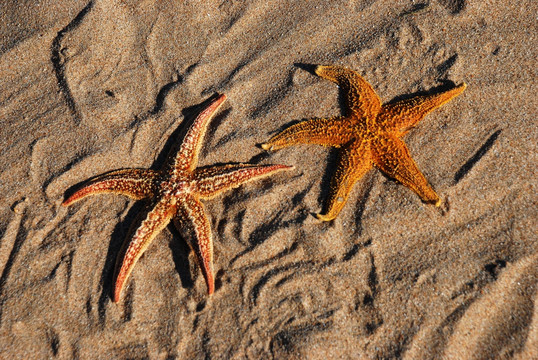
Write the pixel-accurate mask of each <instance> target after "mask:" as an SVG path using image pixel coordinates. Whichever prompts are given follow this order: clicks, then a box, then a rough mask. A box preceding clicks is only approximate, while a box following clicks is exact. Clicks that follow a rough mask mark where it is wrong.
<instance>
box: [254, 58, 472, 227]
mask: <svg viewBox="0 0 538 360" xmlns="http://www.w3.org/2000/svg"><path fill="white" fill-rule="evenodd" d="M315 73H316V74H317V75H318V76H321V77H323V78H325V79H327V80H330V81H332V82H334V83H336V84H337V85H338V86H339V87H340V90H341V93H342V95H343V102H344V115H343V116H335V117H332V118H328V119H311V120H307V121H303V122H300V123H298V124H295V125H293V126H290V127H289V128H287V129H285V130H283V131H282V132H280V133H279V134H277V135H275V136H273V137H272V138H271V139H270V140H269V141H268V142H266V143H264V144H262V148H263V149H265V150H279V149H282V148H285V147H288V146H292V145H298V144H318V145H323V146H331V147H336V148H340V152H339V156H338V160H337V161H338V163H337V165H336V174H335V175H334V176H333V178H332V180H331V185H330V189H329V198H328V202H327V208H326V212H325V214H317V217H318V218H319V219H320V220H323V221H330V220H333V219H334V218H336V216H337V215H338V214H339V213H340V210H342V208H343V207H344V205H345V203H346V201H347V199H348V196H349V193H350V192H351V189H352V188H353V185H354V184H355V182H357V180H359V179H360V178H361V177H362V176H363V175H364V174H365V173H366V172H367V171H368V170H370V169H371V168H372V167H373V166H375V167H377V168H378V169H380V170H381V171H382V172H384V173H385V174H386V175H388V176H389V177H392V178H394V179H396V180H398V181H399V182H400V183H402V184H403V185H405V186H407V187H409V188H410V189H412V190H413V191H414V192H416V193H417V194H418V196H420V198H421V199H422V200H423V201H424V202H427V203H434V204H435V205H436V206H439V205H440V204H441V200H440V199H439V196H438V195H437V194H436V193H435V191H434V190H433V189H432V187H431V186H430V185H429V184H428V181H427V180H426V178H425V177H424V175H422V173H421V172H420V170H419V169H418V167H417V165H416V164H415V162H414V161H413V159H412V158H411V156H410V154H409V150H408V149H407V147H406V145H405V144H404V143H403V141H402V140H401V139H400V138H401V137H402V136H403V135H405V134H406V133H407V132H408V131H409V130H410V129H411V128H413V127H414V126H415V125H416V124H417V123H418V122H419V121H420V120H422V119H423V118H424V116H425V115H426V114H427V113H429V112H430V111H432V110H433V109H435V108H437V107H439V106H441V105H443V104H445V103H447V102H448V101H450V100H451V99H452V98H454V97H456V96H458V95H459V94H461V93H462V92H463V90H464V89H465V87H466V85H465V83H463V84H461V85H459V86H457V87H455V88H453V89H451V90H448V91H445V92H442V93H438V94H432V95H423V96H415V97H413V98H411V99H407V100H402V101H398V102H395V103H390V104H384V105H382V104H381V101H380V99H379V96H377V94H376V93H375V91H374V89H373V88H372V86H371V85H370V84H369V83H368V82H367V81H366V80H364V79H363V78H362V77H361V76H360V75H359V74H358V73H356V72H355V71H353V70H349V69H346V68H343V67H339V66H317V67H316V69H315Z"/></svg>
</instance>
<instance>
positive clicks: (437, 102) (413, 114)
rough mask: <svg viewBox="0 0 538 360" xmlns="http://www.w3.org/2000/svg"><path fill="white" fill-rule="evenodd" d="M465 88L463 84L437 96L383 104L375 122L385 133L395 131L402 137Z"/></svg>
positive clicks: (425, 96) (424, 96) (418, 97)
mask: <svg viewBox="0 0 538 360" xmlns="http://www.w3.org/2000/svg"><path fill="white" fill-rule="evenodd" d="M466 86H467V85H465V83H463V84H461V85H459V86H456V87H455V88H453V89H451V90H448V91H445V92H442V93H439V94H432V95H423V96H415V97H413V98H411V99H406V100H402V101H398V102H395V103H393V104H385V105H383V108H382V109H381V111H380V112H379V115H378V118H377V119H378V120H377V121H378V123H379V124H380V125H381V126H382V128H383V129H384V130H385V131H387V132H392V131H397V132H398V133H399V136H402V135H404V134H405V133H407V132H408V131H409V130H410V129H411V128H412V127H414V126H415V125H416V124H417V123H418V122H419V121H420V120H422V119H423V118H424V116H426V114H428V113H429V112H430V111H432V110H434V109H436V108H438V107H439V106H441V105H443V104H446V103H447V102H449V101H450V100H452V99H453V98H455V97H456V96H458V95H459V94H461V93H462V92H463V90H465V87H466Z"/></svg>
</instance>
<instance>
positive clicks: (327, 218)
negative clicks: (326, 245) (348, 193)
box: [316, 213, 335, 221]
mask: <svg viewBox="0 0 538 360" xmlns="http://www.w3.org/2000/svg"><path fill="white" fill-rule="evenodd" d="M316 217H317V218H318V219H319V220H321V221H331V220H334V218H335V217H334V216H327V215H323V214H320V213H317V214H316Z"/></svg>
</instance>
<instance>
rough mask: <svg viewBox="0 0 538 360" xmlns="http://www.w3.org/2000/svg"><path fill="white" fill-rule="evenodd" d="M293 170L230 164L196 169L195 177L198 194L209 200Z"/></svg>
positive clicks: (269, 166) (274, 166)
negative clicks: (281, 172)
mask: <svg viewBox="0 0 538 360" xmlns="http://www.w3.org/2000/svg"><path fill="white" fill-rule="evenodd" d="M292 168H293V166H287V165H261V166H260V165H254V164H234V165H231V164H230V165H223V166H213V167H210V168H200V169H196V170H195V171H194V174H193V177H194V179H195V181H196V189H197V190H196V192H197V193H198V194H199V196H200V197H202V198H206V199H207V198H211V197H213V196H215V195H218V194H220V193H221V192H224V191H226V190H229V189H233V188H236V187H238V186H240V185H242V184H244V183H246V182H249V181H252V180H255V179H259V178H263V177H266V176H269V175H271V174H273V173H275V172H278V171H282V170H289V169H292Z"/></svg>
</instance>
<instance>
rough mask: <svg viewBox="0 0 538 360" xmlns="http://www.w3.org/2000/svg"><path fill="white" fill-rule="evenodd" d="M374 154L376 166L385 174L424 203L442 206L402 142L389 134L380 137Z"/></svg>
mask: <svg viewBox="0 0 538 360" xmlns="http://www.w3.org/2000/svg"><path fill="white" fill-rule="evenodd" d="M372 153H373V158H374V164H375V166H377V167H378V168H379V169H380V170H381V171H383V172H384V173H385V174H387V175H388V176H390V177H392V178H394V179H396V180H398V181H399V182H400V183H402V184H403V185H405V186H407V187H408V188H410V189H411V190H413V191H414V192H415V193H417V194H418V196H420V198H421V199H422V200H423V201H424V202H429V203H434V204H435V206H439V205H440V204H441V200H440V199H439V196H438V195H437V194H436V193H435V191H434V190H433V189H432V187H431V186H430V185H429V184H428V181H427V180H426V178H425V177H424V175H422V173H421V172H420V170H419V169H418V167H417V165H416V164H415V162H414V161H413V159H412V158H411V155H410V154H409V150H408V149H407V146H405V144H404V142H403V141H402V140H400V139H398V138H397V137H396V136H393V135H389V134H384V135H383V136H379V137H378V138H377V140H376V143H375V145H374V147H373V149H372Z"/></svg>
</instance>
